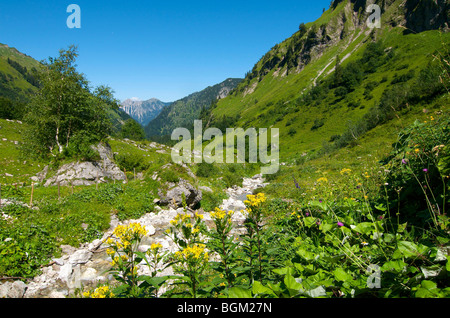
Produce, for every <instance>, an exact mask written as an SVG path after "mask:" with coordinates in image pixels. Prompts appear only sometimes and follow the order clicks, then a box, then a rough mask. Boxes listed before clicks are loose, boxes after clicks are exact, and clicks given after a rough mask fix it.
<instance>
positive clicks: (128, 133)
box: [120, 119, 145, 141]
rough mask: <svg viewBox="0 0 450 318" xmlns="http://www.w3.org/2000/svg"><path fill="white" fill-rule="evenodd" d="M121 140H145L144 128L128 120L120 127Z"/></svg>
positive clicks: (132, 120)
mask: <svg viewBox="0 0 450 318" xmlns="http://www.w3.org/2000/svg"><path fill="white" fill-rule="evenodd" d="M120 134H121V136H122V138H128V139H131V140H136V141H140V140H143V139H145V132H144V128H142V126H141V125H139V124H138V123H137V122H136V121H135V120H134V119H128V120H127V121H126V122H125V124H124V125H123V126H122V130H121V132H120Z"/></svg>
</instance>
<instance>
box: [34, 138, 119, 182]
mask: <svg viewBox="0 0 450 318" xmlns="http://www.w3.org/2000/svg"><path fill="white" fill-rule="evenodd" d="M92 148H93V149H94V150H96V151H97V152H98V154H99V155H100V160H98V161H92V162H90V161H88V162H71V163H68V164H65V165H63V166H62V167H61V168H59V169H58V171H57V172H56V174H55V175H54V176H53V177H51V178H49V179H47V180H46V182H45V184H44V186H46V187H47V186H54V185H57V184H58V183H59V184H60V185H62V186H67V185H71V184H73V185H74V186H78V185H92V184H95V183H99V182H106V181H107V180H106V179H110V180H122V181H125V180H126V176H125V173H124V172H123V171H121V170H120V168H119V167H118V166H117V165H116V164H115V163H114V161H113V158H114V154H113V153H112V151H111V148H110V146H109V145H108V144H103V143H100V144H98V145H97V146H92ZM43 172H44V171H43ZM42 175H43V173H42V174H41V175H40V176H39V175H38V176H37V177H38V178H39V177H41V178H42ZM41 182H42V181H41Z"/></svg>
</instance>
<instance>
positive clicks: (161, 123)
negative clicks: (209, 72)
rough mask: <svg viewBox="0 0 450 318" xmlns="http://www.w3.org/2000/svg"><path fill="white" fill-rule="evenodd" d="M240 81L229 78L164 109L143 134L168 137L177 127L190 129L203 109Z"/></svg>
mask: <svg viewBox="0 0 450 318" xmlns="http://www.w3.org/2000/svg"><path fill="white" fill-rule="evenodd" d="M241 80H242V79H237V78H229V79H227V80H225V81H223V82H222V83H219V84H216V85H214V86H209V87H207V88H205V89H204V90H202V91H200V92H196V93H193V94H191V95H189V96H187V97H185V98H183V99H180V100H178V101H176V102H174V103H173V104H171V105H170V106H168V107H166V108H164V109H163V110H162V111H161V113H160V114H159V115H158V116H157V117H156V118H155V119H154V120H152V121H151V122H150V123H149V124H148V125H147V127H145V132H146V135H147V136H148V137H150V136H162V135H170V134H171V133H172V130H173V129H175V128H177V127H186V128H190V127H191V126H193V121H194V119H197V118H198V117H199V115H200V113H201V111H202V109H203V108H208V107H209V106H210V105H211V103H212V102H214V101H215V100H217V99H221V98H225V97H226V96H228V94H229V93H230V92H231V91H232V90H233V89H234V88H235V87H236V86H237V85H238V84H239V83H240V82H241Z"/></svg>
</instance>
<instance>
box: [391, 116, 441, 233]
mask: <svg viewBox="0 0 450 318" xmlns="http://www.w3.org/2000/svg"><path fill="white" fill-rule="evenodd" d="M449 123H450V117H449V115H448V113H441V114H440V115H436V117H434V116H433V115H432V116H430V120H429V121H427V122H426V123H420V122H418V121H416V122H415V123H414V124H413V125H411V126H409V127H407V128H405V129H404V130H402V131H401V132H400V133H399V140H398V142H397V143H395V144H394V150H393V151H392V153H391V155H390V156H389V157H387V158H386V159H385V160H384V163H385V165H386V169H388V170H389V174H388V176H387V183H388V186H387V187H386V188H387V189H386V191H387V195H388V196H389V199H390V200H389V202H390V204H391V209H392V210H397V213H398V215H399V218H400V219H401V220H402V221H403V222H406V221H408V222H409V223H411V224H415V225H417V226H422V227H423V226H425V225H427V226H433V227H443V226H444V224H445V222H448V221H445V219H446V215H445V211H446V205H447V204H448V202H447V201H446V200H448V198H447V197H446V190H447V189H446V188H447V185H446V184H447V182H448V168H446V167H448V166H449V161H448V159H449V158H448V156H447V155H446V148H445V146H446V145H448V143H449V133H448V127H449ZM439 168H440V169H439ZM420 197H421V198H423V199H422V200H418V199H417V198H420ZM443 222H444V223H443Z"/></svg>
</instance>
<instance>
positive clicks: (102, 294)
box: [83, 286, 115, 298]
mask: <svg viewBox="0 0 450 318" xmlns="http://www.w3.org/2000/svg"><path fill="white" fill-rule="evenodd" d="M83 296H84V297H88V298H113V297H114V296H115V295H114V294H113V292H112V291H111V290H110V289H109V286H100V287H98V288H96V289H95V290H94V291H93V292H84V293H83Z"/></svg>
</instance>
